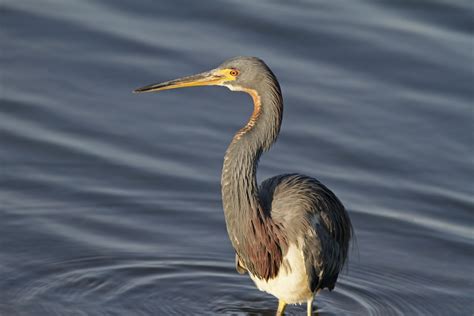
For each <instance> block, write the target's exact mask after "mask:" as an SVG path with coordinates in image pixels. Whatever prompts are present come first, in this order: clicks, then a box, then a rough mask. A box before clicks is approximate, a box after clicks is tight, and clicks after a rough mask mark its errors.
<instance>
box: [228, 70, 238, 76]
mask: <svg viewBox="0 0 474 316" xmlns="http://www.w3.org/2000/svg"><path fill="white" fill-rule="evenodd" d="M229 74H230V75H231V76H232V77H237V76H238V75H239V71H238V70H237V69H231V71H229Z"/></svg>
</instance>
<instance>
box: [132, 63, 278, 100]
mask: <svg viewBox="0 0 474 316" xmlns="http://www.w3.org/2000/svg"><path fill="white" fill-rule="evenodd" d="M268 75H271V76H272V77H273V74H272V73H271V71H270V69H269V68H268V66H267V65H266V64H265V63H264V62H263V61H262V60H261V59H258V58H256V57H235V58H231V59H228V60H226V61H225V62H223V63H222V64H221V65H220V66H219V67H217V68H215V69H212V70H210V71H206V72H202V73H200V74H196V75H192V76H187V77H183V78H179V79H175V80H170V81H166V82H162V83H156V84H151V85H148V86H145V87H141V88H138V89H136V90H135V91H134V92H135V93H141V92H155V91H162V90H170V89H178V88H186V87H196V86H225V87H227V88H229V89H230V90H233V91H246V90H248V89H254V88H255V87H256V86H257V85H258V84H259V83H260V82H261V81H262V80H263V79H264V78H268Z"/></svg>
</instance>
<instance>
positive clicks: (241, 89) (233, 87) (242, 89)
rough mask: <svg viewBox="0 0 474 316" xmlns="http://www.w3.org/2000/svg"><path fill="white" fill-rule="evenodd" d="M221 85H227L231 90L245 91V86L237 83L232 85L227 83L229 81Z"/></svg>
mask: <svg viewBox="0 0 474 316" xmlns="http://www.w3.org/2000/svg"><path fill="white" fill-rule="evenodd" d="M220 86H223V87H226V88H227V89H229V90H231V91H245V90H244V88H242V87H239V86H235V85H231V84H227V83H225V82H224V83H221V84H220Z"/></svg>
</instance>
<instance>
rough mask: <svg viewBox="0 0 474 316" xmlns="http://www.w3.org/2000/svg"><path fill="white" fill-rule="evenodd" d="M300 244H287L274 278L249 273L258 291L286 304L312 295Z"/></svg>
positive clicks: (303, 300)
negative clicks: (259, 276)
mask: <svg viewBox="0 0 474 316" xmlns="http://www.w3.org/2000/svg"><path fill="white" fill-rule="evenodd" d="M301 246H302V243H300V245H297V244H290V245H289V247H288V251H287V253H286V254H285V256H284V257H283V261H282V264H281V265H280V270H279V271H278V274H277V276H276V277H275V278H271V279H268V280H264V279H260V278H258V277H256V276H254V275H253V274H252V273H249V274H250V277H251V278H252V280H253V281H254V282H255V285H256V286H257V287H258V289H259V290H260V291H264V292H267V293H270V294H272V295H274V296H275V297H277V298H278V299H281V300H284V301H285V302H286V303H288V304H296V303H303V302H306V301H307V300H308V299H310V298H312V297H313V293H312V292H311V290H310V287H309V282H308V274H307V272H306V267H305V260H304V256H303V251H302V249H301Z"/></svg>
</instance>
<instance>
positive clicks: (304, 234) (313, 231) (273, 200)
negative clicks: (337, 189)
mask: <svg viewBox="0 0 474 316" xmlns="http://www.w3.org/2000/svg"><path fill="white" fill-rule="evenodd" d="M259 197H260V202H261V204H262V206H263V208H264V209H265V212H267V215H268V216H269V217H271V220H272V221H274V222H275V224H276V225H278V226H279V227H280V228H281V230H282V232H283V233H284V234H285V236H286V239H287V241H288V244H296V245H298V246H299V247H300V249H301V250H302V252H303V257H304V261H305V268H306V274H307V276H308V286H309V287H310V289H311V291H312V292H314V291H316V290H317V289H323V288H326V287H327V288H329V289H330V290H332V289H333V288H334V285H335V283H336V280H337V277H338V274H339V272H340V271H341V269H342V268H343V266H344V263H345V261H346V258H347V252H348V248H349V240H350V238H351V234H352V226H351V222H350V219H349V216H348V214H347V212H346V210H345V208H344V206H343V205H342V203H341V202H340V201H339V199H338V198H337V197H336V196H335V195H334V193H332V192H331V191H330V190H329V189H328V188H327V187H325V186H324V185H322V184H321V183H320V182H319V181H317V180H316V179H314V178H311V177H308V176H304V175H300V174H285V175H279V176H275V177H272V178H269V179H267V180H265V181H264V182H263V183H262V184H261V186H260V190H259Z"/></svg>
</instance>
